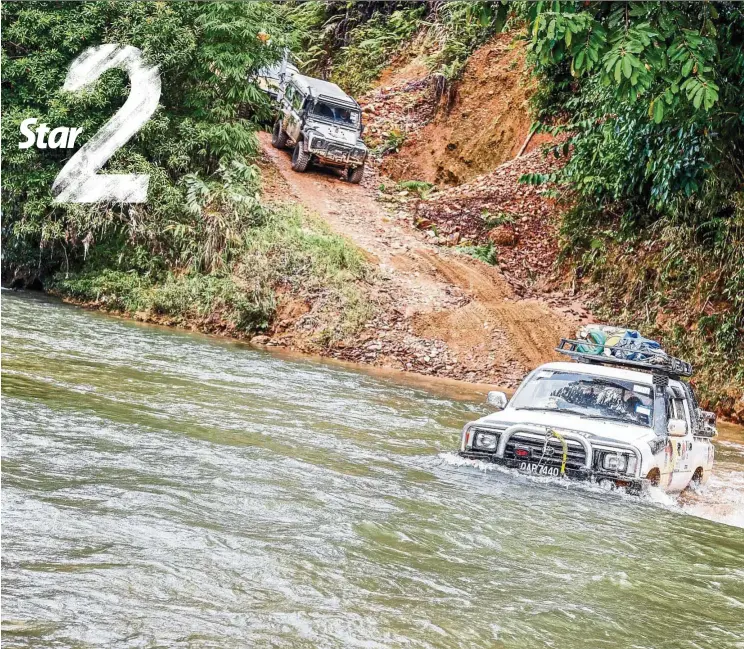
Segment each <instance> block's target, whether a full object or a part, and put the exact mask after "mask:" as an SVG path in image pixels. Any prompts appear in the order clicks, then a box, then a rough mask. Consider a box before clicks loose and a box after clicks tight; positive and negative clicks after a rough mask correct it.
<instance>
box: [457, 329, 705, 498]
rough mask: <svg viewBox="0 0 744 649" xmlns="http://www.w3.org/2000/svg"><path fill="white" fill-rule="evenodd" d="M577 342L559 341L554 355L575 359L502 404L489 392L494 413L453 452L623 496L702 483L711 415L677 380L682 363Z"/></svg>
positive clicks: (542, 370) (541, 372) (546, 369)
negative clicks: (589, 349) (591, 350)
mask: <svg viewBox="0 0 744 649" xmlns="http://www.w3.org/2000/svg"><path fill="white" fill-rule="evenodd" d="M585 342H586V341H572V340H562V341H561V345H560V347H558V348H557V351H559V352H562V353H565V354H568V355H569V356H572V357H574V358H575V359H576V360H578V361H580V362H579V363H570V362H564V363H548V364H546V365H542V366H540V367H538V368H537V369H536V370H534V371H533V372H531V373H530V374H529V375H528V376H527V377H526V378H525V379H524V381H523V382H522V384H521V385H520V387H519V389H518V390H517V391H516V393H515V394H514V396H513V397H512V399H511V401H508V402H507V397H506V395H505V394H504V393H503V392H489V394H488V403H490V404H491V405H493V406H495V407H496V408H499V410H500V411H499V412H495V413H493V414H490V415H487V416H485V417H482V418H481V419H478V420H477V421H473V422H470V423H468V424H467V425H466V426H465V428H464V430H463V433H462V441H461V445H460V455H461V456H463V457H466V458H471V459H478V460H483V461H486V462H495V463H497V464H502V465H506V466H509V467H514V468H516V469H518V470H520V471H523V472H527V473H532V474H536V475H545V476H554V477H559V476H566V477H569V478H578V479H593V480H596V481H597V482H600V483H601V484H603V485H607V486H610V487H613V488H614V487H615V486H619V487H626V488H628V490H630V491H633V492H638V491H640V490H641V489H642V488H643V487H644V486H646V485H648V484H653V485H658V486H659V487H661V488H662V489H664V490H665V491H670V492H679V491H682V490H683V489H685V488H686V487H688V486H689V485H690V483H691V482H693V481H694V482H698V483H705V482H706V481H707V480H708V478H709V477H710V473H711V470H712V468H713V456H714V449H713V444H712V443H711V438H712V437H714V436H715V435H716V428H715V415H713V413H709V412H705V411H703V410H700V409H699V408H698V406H697V401H696V399H695V395H694V394H693V392H692V388H691V387H690V385H689V384H688V383H686V382H684V381H683V380H682V379H681V376H689V375H690V374H691V373H692V368H691V367H690V365H689V364H687V363H684V362H683V361H680V360H679V359H675V358H673V357H670V356H667V355H666V354H657V355H651V356H650V357H649V360H648V361H647V362H638V361H629V360H623V359H618V358H614V357H610V356H604V355H596V354H586V353H582V352H578V351H577V349H580V348H581V345H582V343H585Z"/></svg>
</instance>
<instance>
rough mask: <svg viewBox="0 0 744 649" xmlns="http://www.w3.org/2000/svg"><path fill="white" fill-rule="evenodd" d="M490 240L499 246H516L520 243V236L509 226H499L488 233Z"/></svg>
mask: <svg viewBox="0 0 744 649" xmlns="http://www.w3.org/2000/svg"><path fill="white" fill-rule="evenodd" d="M488 240H489V241H490V242H491V243H493V244H495V245H497V246H506V247H511V246H516V245H517V243H518V242H519V236H518V235H517V233H516V231H515V230H514V228H513V227H511V226H509V225H499V226H497V227H495V228H494V229H493V230H490V231H489V232H488Z"/></svg>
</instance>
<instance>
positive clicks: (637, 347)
mask: <svg viewBox="0 0 744 649" xmlns="http://www.w3.org/2000/svg"><path fill="white" fill-rule="evenodd" d="M647 351H650V352H652V353H650V354H644V352H647ZM661 351H663V350H662V349H661V345H660V344H659V343H658V342H656V341H655V340H651V339H649V338H644V337H643V336H641V334H640V333H638V332H637V331H635V330H634V329H628V331H626V332H625V334H623V337H622V338H621V339H620V341H619V342H618V343H617V344H615V345H614V346H613V348H612V355H613V356H615V357H616V358H624V359H625V360H628V361H650V360H652V359H653V358H654V356H655V354H654V353H653V352H661Z"/></svg>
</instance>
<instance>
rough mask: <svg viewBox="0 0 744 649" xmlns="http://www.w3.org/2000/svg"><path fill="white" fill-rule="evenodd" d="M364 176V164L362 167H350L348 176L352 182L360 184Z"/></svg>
mask: <svg viewBox="0 0 744 649" xmlns="http://www.w3.org/2000/svg"><path fill="white" fill-rule="evenodd" d="M362 176H364V165H362V166H361V167H356V168H354V169H349V170H348V171H347V172H346V177H347V178H348V180H349V182H350V183H353V184H354V185H358V184H359V183H360V182H362Z"/></svg>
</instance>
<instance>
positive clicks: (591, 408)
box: [512, 370, 653, 426]
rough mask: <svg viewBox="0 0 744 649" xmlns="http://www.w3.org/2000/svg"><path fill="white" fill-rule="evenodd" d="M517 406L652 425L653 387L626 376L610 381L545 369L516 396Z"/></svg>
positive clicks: (514, 401)
mask: <svg viewBox="0 0 744 649" xmlns="http://www.w3.org/2000/svg"><path fill="white" fill-rule="evenodd" d="M512 405H513V407H514V408H516V409H526V410H558V411H563V412H572V413H573V414H577V415H580V416H582V417H589V418H593V419H613V420H617V421H625V422H626V423H629V424H637V425H641V426H650V425H651V419H652V411H653V400H652V396H651V390H650V389H648V388H646V387H644V386H636V385H634V384H633V383H632V382H630V381H625V380H622V379H613V380H607V379H603V378H600V377H593V376H588V375H582V374H579V373H574V372H561V371H547V370H546V371H542V372H539V373H538V374H537V375H536V376H534V377H533V378H532V379H531V380H530V381H529V382H528V383H527V384H526V385H525V386H524V388H523V389H522V390H520V391H519V393H518V394H517V395H515V397H514V399H513V401H512Z"/></svg>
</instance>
